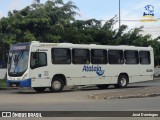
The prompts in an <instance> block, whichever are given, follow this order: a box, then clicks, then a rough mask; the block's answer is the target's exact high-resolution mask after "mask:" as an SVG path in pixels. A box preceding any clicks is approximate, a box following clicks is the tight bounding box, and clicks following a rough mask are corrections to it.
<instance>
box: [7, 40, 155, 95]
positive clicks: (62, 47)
mask: <svg viewBox="0 0 160 120" xmlns="http://www.w3.org/2000/svg"><path fill="white" fill-rule="evenodd" d="M153 74H154V55H153V48H152V47H135V46H108V45H95V44H90V45H83V44H72V43H40V42H38V41H33V42H30V43H21V44H14V45H12V46H11V48H10V52H9V60H8V68H7V85H8V86H10V87H32V88H34V89H35V90H36V91H37V92H43V91H44V90H45V89H46V88H49V89H50V90H51V91H52V92H60V91H62V90H63V88H64V86H83V85H96V86H97V87H98V88H100V89H105V88H107V87H108V86H109V85H114V86H115V87H118V88H125V87H127V85H128V83H133V82H140V81H147V80H153Z"/></svg>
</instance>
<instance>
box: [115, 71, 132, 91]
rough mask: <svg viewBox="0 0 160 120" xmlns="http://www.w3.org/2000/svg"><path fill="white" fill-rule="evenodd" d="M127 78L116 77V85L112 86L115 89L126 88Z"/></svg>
mask: <svg viewBox="0 0 160 120" xmlns="http://www.w3.org/2000/svg"><path fill="white" fill-rule="evenodd" d="M128 82H129V80H128V77H127V76H126V75H123V74H122V75H120V76H119V77H118V83H117V84H116V85H114V86H115V87H116V88H126V87H127V85H128Z"/></svg>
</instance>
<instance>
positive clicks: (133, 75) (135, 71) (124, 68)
mask: <svg viewBox="0 0 160 120" xmlns="http://www.w3.org/2000/svg"><path fill="white" fill-rule="evenodd" d="M120 74H127V75H128V77H129V83H132V82H137V81H139V65H138V64H137V65H126V64H122V65H111V64H110V65H109V69H108V75H107V76H111V77H112V80H111V84H117V83H118V77H119V75H120Z"/></svg>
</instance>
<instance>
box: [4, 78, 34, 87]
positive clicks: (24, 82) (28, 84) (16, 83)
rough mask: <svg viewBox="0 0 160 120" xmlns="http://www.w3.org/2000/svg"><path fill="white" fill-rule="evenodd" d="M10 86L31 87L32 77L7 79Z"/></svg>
mask: <svg viewBox="0 0 160 120" xmlns="http://www.w3.org/2000/svg"><path fill="white" fill-rule="evenodd" d="M7 86H8V87H31V79H26V80H19V81H15V80H7Z"/></svg>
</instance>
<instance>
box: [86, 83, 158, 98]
mask: <svg viewBox="0 0 160 120" xmlns="http://www.w3.org/2000/svg"><path fill="white" fill-rule="evenodd" d="M155 96H160V87H159V86H156V87H141V88H124V89H108V91H107V90H106V93H100V94H90V95H89V99H92V100H103V99H107V100H110V99H128V98H144V97H155Z"/></svg>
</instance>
